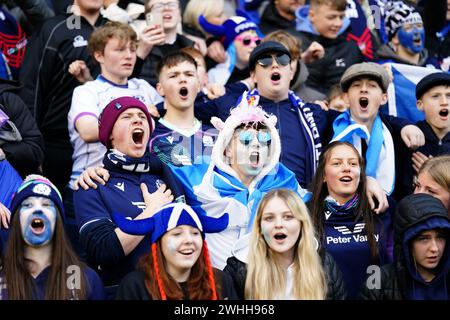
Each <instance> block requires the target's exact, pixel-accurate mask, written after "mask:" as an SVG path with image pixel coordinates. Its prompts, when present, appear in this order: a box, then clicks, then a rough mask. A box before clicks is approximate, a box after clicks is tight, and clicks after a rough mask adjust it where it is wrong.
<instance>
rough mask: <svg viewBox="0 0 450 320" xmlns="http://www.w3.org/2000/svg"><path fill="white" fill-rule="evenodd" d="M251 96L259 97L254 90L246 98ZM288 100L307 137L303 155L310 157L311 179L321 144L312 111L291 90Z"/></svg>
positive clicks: (317, 161)
mask: <svg viewBox="0 0 450 320" xmlns="http://www.w3.org/2000/svg"><path fill="white" fill-rule="evenodd" d="M251 96H259V92H258V90H257V89H256V88H255V89H253V90H252V91H251V92H250V93H249V94H248V96H247V98H250V97H251ZM289 99H290V100H291V103H292V104H293V105H294V107H296V109H297V110H298V115H299V118H300V122H301V123H302V126H301V129H302V130H303V134H304V136H305V137H307V149H306V150H305V155H306V157H308V156H309V157H310V158H309V160H310V163H311V168H312V172H311V177H312V176H313V175H314V173H315V172H316V168H317V164H318V163H319V156H320V153H321V152H322V142H321V140H320V134H319V130H318V129H317V125H316V121H315V120H314V115H313V112H312V110H311V109H310V108H309V107H308V105H307V104H305V103H304V102H303V100H302V99H301V98H300V97H299V96H297V95H296V94H295V93H294V91H292V90H290V91H289Z"/></svg>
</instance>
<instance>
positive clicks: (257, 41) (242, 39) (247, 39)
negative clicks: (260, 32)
mask: <svg viewBox="0 0 450 320" xmlns="http://www.w3.org/2000/svg"><path fill="white" fill-rule="evenodd" d="M235 39H236V40H239V41H240V42H242V44H243V45H244V46H249V45H250V44H251V43H252V42H254V43H255V44H256V45H257V46H258V45H259V44H260V43H261V39H260V38H259V37H250V36H237V37H236V38H235Z"/></svg>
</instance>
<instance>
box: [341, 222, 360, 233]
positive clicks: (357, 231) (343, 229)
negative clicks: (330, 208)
mask: <svg viewBox="0 0 450 320" xmlns="http://www.w3.org/2000/svg"><path fill="white" fill-rule="evenodd" d="M365 226H366V224H365V223H357V224H356V225H355V227H354V228H353V232H352V231H350V229H349V228H347V227H346V226H339V227H334V228H335V229H336V230H337V231H339V232H340V233H342V234H357V233H361V232H362V231H363V230H364V227H365Z"/></svg>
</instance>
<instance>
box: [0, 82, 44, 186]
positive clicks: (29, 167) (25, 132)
mask: <svg viewBox="0 0 450 320" xmlns="http://www.w3.org/2000/svg"><path fill="white" fill-rule="evenodd" d="M18 89H19V88H18V87H17V86H16V85H15V83H14V82H12V81H7V80H4V79H0V110H2V111H3V112H4V113H5V114H6V115H7V116H8V117H9V120H10V121H11V122H12V123H13V124H14V125H15V127H16V128H17V130H18V131H19V132H20V135H21V137H22V139H21V141H4V140H2V139H0V148H2V150H3V152H4V153H5V155H6V159H7V160H8V161H9V162H10V163H11V165H12V166H13V167H14V169H16V170H17V172H18V173H19V174H20V175H21V176H22V177H23V178H24V177H25V176H26V175H28V174H30V173H38V172H39V166H40V165H41V164H42V161H43V159H44V150H43V145H44V141H43V140H42V135H41V133H40V131H39V129H38V127H37V125H36V121H35V120H34V119H33V117H32V116H31V113H30V111H29V110H28V108H27V106H26V105H25V103H24V102H23V101H22V99H20V97H19V96H18Z"/></svg>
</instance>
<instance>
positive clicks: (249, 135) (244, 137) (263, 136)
mask: <svg viewBox="0 0 450 320" xmlns="http://www.w3.org/2000/svg"><path fill="white" fill-rule="evenodd" d="M255 135H256V137H257V138H258V141H259V143H261V144H263V145H270V143H271V141H272V138H271V136H270V132H268V131H258V132H257V133H255V132H250V131H242V132H241V133H239V141H240V142H241V143H242V144H243V145H245V146H248V145H249V144H250V143H251V142H252V141H253V139H254V138H255Z"/></svg>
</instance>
